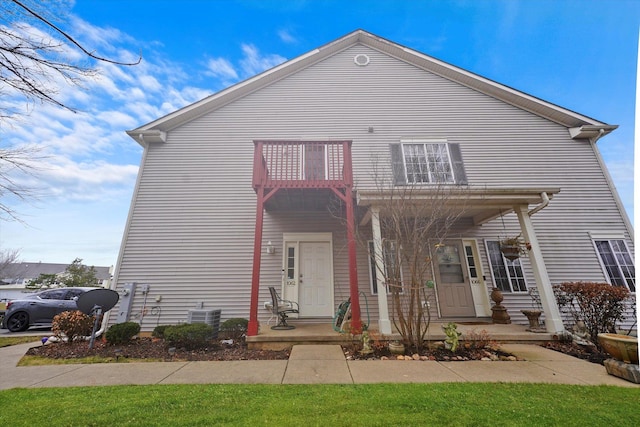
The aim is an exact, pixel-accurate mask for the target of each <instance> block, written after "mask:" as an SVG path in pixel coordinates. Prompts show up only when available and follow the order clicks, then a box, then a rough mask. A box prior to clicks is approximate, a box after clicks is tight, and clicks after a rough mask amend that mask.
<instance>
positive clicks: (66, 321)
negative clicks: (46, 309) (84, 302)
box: [51, 310, 95, 343]
mask: <svg viewBox="0 0 640 427" xmlns="http://www.w3.org/2000/svg"><path fill="white" fill-rule="evenodd" d="M94 321H95V317H94V316H88V315H86V314H84V313H83V312H81V311H80V310H74V311H63V312H62V313H60V314H58V315H56V316H55V317H54V318H53V323H52V325H51V331H52V332H53V335H55V336H56V337H57V338H60V339H64V338H66V339H67V342H69V343H71V342H73V341H77V340H78V339H79V338H81V337H88V336H90V335H91V332H92V331H93V322H94Z"/></svg>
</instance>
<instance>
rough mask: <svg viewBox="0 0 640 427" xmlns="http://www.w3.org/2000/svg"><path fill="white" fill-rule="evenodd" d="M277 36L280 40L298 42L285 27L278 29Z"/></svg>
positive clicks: (289, 42)
mask: <svg viewBox="0 0 640 427" xmlns="http://www.w3.org/2000/svg"><path fill="white" fill-rule="evenodd" d="M278 37H280V40H282V41H283V42H285V43H288V44H295V43H298V39H297V38H296V37H294V36H293V35H292V34H291V33H290V32H289V31H288V30H285V29H281V30H278Z"/></svg>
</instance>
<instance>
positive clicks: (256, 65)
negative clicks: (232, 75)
mask: <svg viewBox="0 0 640 427" xmlns="http://www.w3.org/2000/svg"><path fill="white" fill-rule="evenodd" d="M242 52H243V53H244V57H243V58H242V59H241V60H240V65H241V66H242V71H243V74H244V76H245V77H251V76H254V75H256V74H259V73H261V72H263V71H264V70H268V69H269V68H273V67H275V66H276V65H280V64H282V63H283V62H285V61H286V60H287V59H286V58H284V57H282V56H280V55H276V54H270V55H266V56H263V55H261V54H260V51H259V50H258V48H256V47H255V46H254V45H252V44H243V45H242Z"/></svg>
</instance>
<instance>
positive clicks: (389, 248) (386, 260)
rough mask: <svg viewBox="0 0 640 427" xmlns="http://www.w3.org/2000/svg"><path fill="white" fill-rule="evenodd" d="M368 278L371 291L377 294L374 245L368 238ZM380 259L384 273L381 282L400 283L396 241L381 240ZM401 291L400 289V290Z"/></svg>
mask: <svg viewBox="0 0 640 427" xmlns="http://www.w3.org/2000/svg"><path fill="white" fill-rule="evenodd" d="M368 244H369V280H370V284H371V293H372V294H373V295H377V294H378V269H377V268H376V258H375V247H374V243H373V240H369V242H368ZM382 259H383V263H382V265H383V268H384V275H383V277H382V282H384V283H385V284H386V285H389V283H388V282H393V283H395V284H396V285H402V271H401V269H400V258H399V254H398V249H397V243H396V242H395V241H393V240H386V239H385V240H383V242H382ZM400 291H401V292H402V290H400Z"/></svg>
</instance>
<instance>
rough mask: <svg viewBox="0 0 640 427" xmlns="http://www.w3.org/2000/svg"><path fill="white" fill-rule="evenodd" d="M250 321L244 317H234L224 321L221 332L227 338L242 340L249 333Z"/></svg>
mask: <svg viewBox="0 0 640 427" xmlns="http://www.w3.org/2000/svg"><path fill="white" fill-rule="evenodd" d="M248 325H249V321H248V320H247V319H243V318H239V317H237V318H233V319H228V320H225V321H224V322H222V325H221V326H220V333H221V335H222V337H223V338H225V339H232V340H234V341H239V340H241V339H242V338H243V337H244V336H245V334H246V333H247V327H248Z"/></svg>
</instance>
